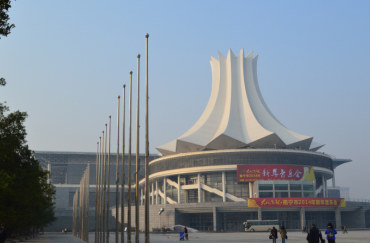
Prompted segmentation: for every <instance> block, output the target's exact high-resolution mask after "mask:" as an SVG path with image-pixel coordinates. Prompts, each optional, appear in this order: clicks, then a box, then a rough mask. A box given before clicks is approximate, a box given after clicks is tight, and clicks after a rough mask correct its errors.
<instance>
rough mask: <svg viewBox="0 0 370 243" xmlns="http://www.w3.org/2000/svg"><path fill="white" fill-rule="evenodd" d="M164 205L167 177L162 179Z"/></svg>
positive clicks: (165, 201)
mask: <svg viewBox="0 0 370 243" xmlns="http://www.w3.org/2000/svg"><path fill="white" fill-rule="evenodd" d="M163 194H164V204H167V177H164V178H163Z"/></svg>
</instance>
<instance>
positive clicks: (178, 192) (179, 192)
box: [177, 175, 181, 204]
mask: <svg viewBox="0 0 370 243" xmlns="http://www.w3.org/2000/svg"><path fill="white" fill-rule="evenodd" d="M180 179H181V177H180V175H178V176H177V185H178V186H179V188H178V189H177V203H178V204H180V203H181V182H180Z"/></svg>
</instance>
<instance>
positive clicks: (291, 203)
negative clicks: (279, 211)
mask: <svg viewBox="0 0 370 243" xmlns="http://www.w3.org/2000/svg"><path fill="white" fill-rule="evenodd" d="M345 206H346V202H345V201H344V199H343V198H322V197H278V198H276V197H275V198H273V197H269V198H249V199H248V207H345Z"/></svg>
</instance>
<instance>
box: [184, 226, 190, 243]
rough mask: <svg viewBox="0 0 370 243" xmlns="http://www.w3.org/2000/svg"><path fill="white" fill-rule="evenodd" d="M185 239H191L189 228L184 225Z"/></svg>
mask: <svg viewBox="0 0 370 243" xmlns="http://www.w3.org/2000/svg"><path fill="white" fill-rule="evenodd" d="M184 234H185V240H189V233H188V228H186V226H185V227H184Z"/></svg>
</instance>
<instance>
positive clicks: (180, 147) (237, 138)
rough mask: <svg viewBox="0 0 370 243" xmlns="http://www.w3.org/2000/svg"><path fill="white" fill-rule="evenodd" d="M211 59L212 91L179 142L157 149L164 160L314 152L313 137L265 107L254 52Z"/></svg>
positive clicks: (242, 52) (229, 53) (316, 148)
mask: <svg viewBox="0 0 370 243" xmlns="http://www.w3.org/2000/svg"><path fill="white" fill-rule="evenodd" d="M218 57H219V60H217V59H215V58H214V57H211V61H210V63H211V68H212V92H211V96H210V99H209V101H208V104H207V107H206V108H205V110H204V112H203V114H202V115H201V117H200V118H199V120H198V121H197V122H196V123H195V124H194V125H193V127H192V128H190V129H189V130H188V131H187V132H186V133H185V134H183V135H182V136H180V137H179V138H178V139H176V140H174V141H172V142H170V143H167V144H165V145H162V146H160V147H158V148H157V149H158V150H159V151H160V152H161V153H162V154H163V155H169V154H175V153H185V152H194V151H202V150H216V149H236V148H248V147H249V148H298V149H303V150H315V151H316V150H318V149H319V148H321V147H322V146H323V145H320V144H316V145H315V146H313V145H312V139H313V138H312V137H309V136H305V135H301V134H298V133H296V132H293V131H291V130H289V129H288V128H286V127H285V126H284V125H283V124H281V123H280V122H279V121H278V120H277V119H276V118H275V117H274V115H273V114H272V113H271V112H270V110H269V109H268V107H267V106H266V104H265V102H264V100H263V98H262V95H261V92H260V89H259V86H258V79H257V59H258V56H255V57H253V52H251V53H249V55H248V56H246V57H244V51H243V49H242V50H241V51H240V53H239V55H238V56H235V55H234V53H233V52H232V51H231V50H229V52H228V55H227V57H224V56H223V55H222V54H221V53H219V54H218Z"/></svg>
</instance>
